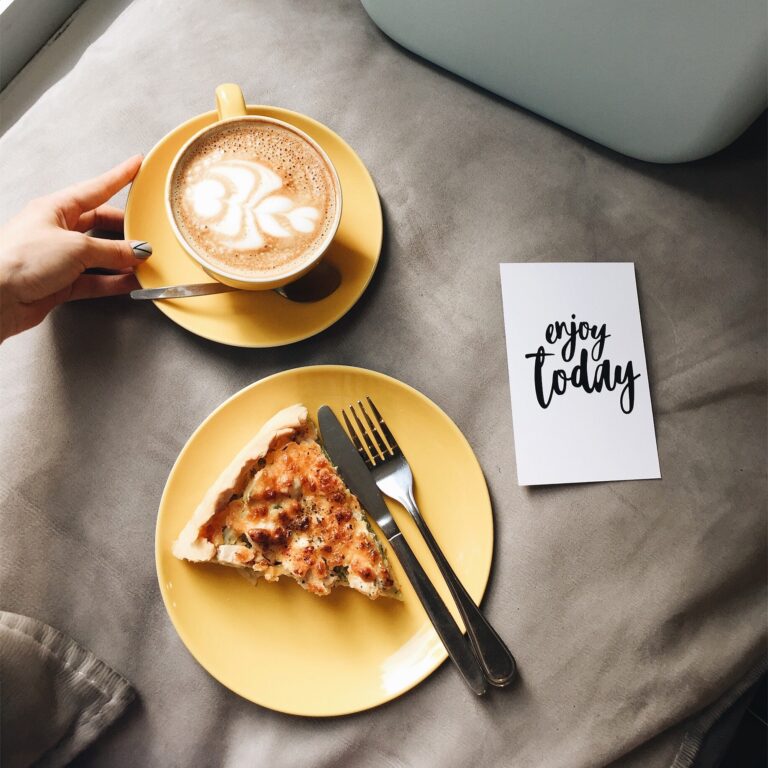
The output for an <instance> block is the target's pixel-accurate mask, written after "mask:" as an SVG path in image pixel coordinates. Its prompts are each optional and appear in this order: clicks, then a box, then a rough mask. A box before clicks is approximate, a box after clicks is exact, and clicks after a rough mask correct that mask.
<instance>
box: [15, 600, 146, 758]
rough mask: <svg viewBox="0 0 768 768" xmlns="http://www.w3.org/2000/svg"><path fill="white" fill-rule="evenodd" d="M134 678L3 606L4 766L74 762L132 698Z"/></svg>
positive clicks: (72, 641) (59, 635)
mask: <svg viewBox="0 0 768 768" xmlns="http://www.w3.org/2000/svg"><path fill="white" fill-rule="evenodd" d="M133 697H134V692H133V689H132V688H131V686H130V684H129V683H128V681H127V680H125V679H124V678H122V677H121V676H120V675H119V674H117V672H115V671H114V670H112V669H110V668H109V667H108V666H107V665H106V664H104V662H103V661H100V660H99V659H97V658H96V657H95V656H94V655H93V654H92V653H91V652H90V651H88V650H86V649H85V648H83V647H82V646H80V645H78V644H77V643H76V642H75V641H74V640H72V639H70V638H68V637H65V636H64V635H62V634H61V633H60V632H57V631H56V630H55V629H54V628H53V627H49V626H47V625H46V624H43V623H41V622H39V621H36V620H35V619H31V618H29V617H28V616H20V615H19V614H16V613H8V612H7V611H0V764H2V765H3V766H5V768H24V766H27V765H30V764H32V763H34V764H35V765H36V766H39V768H56V767H57V766H62V765H67V764H68V763H69V762H70V761H71V760H72V758H74V757H75V756H76V755H78V754H79V753H80V752H81V751H82V750H83V749H85V748H86V747H87V746H88V745H89V744H90V743H91V742H92V741H93V740H94V739H96V738H97V737H98V736H99V735H100V734H101V733H102V732H103V731H104V730H105V729H106V728H108V727H109V726H110V725H111V724H112V723H113V722H114V721H115V719H116V718H118V717H119V716H120V715H121V714H122V713H123V712H124V710H125V708H126V707H127V706H128V704H130V702H131V701H133Z"/></svg>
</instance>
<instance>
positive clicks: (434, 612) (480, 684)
mask: <svg viewBox="0 0 768 768" xmlns="http://www.w3.org/2000/svg"><path fill="white" fill-rule="evenodd" d="M317 420H318V424H319V426H320V434H321V436H322V439H323V446H324V447H325V450H326V451H327V453H328V455H329V456H330V458H331V461H332V462H333V463H334V464H335V465H336V466H337V467H338V469H339V473H340V474H341V476H342V478H343V479H344V482H346V484H347V486H349V489H350V490H351V491H352V493H354V494H355V496H357V498H358V499H359V500H360V503H361V504H362V506H363V507H364V509H365V510H366V511H367V512H368V514H369V515H370V516H371V517H372V518H373V519H374V520H375V521H376V522H377V524H378V526H379V528H381V531H382V533H383V534H384V535H385V536H386V537H387V540H388V541H389V543H390V544H391V545H392V549H394V551H395V554H396V555H397V559H398V560H399V561H400V564H401V565H402V566H403V570H404V571H405V573H406V575H407V576H408V579H409V581H410V582H411V584H412V585H413V588H414V590H415V591H416V594H417V595H418V598H419V600H421V604H422V605H423V606H424V610H425V611H426V612H427V616H428V617H429V620H430V621H431V622H432V625H433V626H434V628H435V631H436V632H437V634H438V636H439V637H440V639H441V640H442V642H443V645H444V646H445V649H446V650H447V651H448V655H449V656H450V657H451V660H452V661H453V663H454V664H455V665H456V666H457V667H458V669H459V672H460V673H461V675H462V677H463V678H464V681H465V682H466V683H467V685H468V686H469V687H470V688H471V689H472V691H473V692H474V693H476V694H477V695H478V696H482V695H483V694H484V693H485V692H486V690H487V683H486V680H485V675H484V674H483V670H482V668H481V667H480V664H479V663H478V661H477V659H476V658H475V656H474V654H473V653H472V650H471V648H470V646H469V644H468V643H467V641H466V640H465V638H464V636H463V635H462V634H461V630H460V629H459V626H458V624H456V622H455V621H454V619H453V616H451V613H450V611H449V610H448V607H447V606H446V604H445V603H444V602H443V600H442V598H441V597H440V595H439V594H438V593H437V590H436V589H435V587H434V585H433V584H432V582H431V581H430V580H429V577H428V576H427V574H426V573H425V572H424V569H423V568H422V567H421V564H420V563H419V561H418V560H417V559H416V555H414V554H413V551H412V550H411V548H410V547H409V546H408V542H407V541H406V540H405V538H404V536H403V534H402V533H401V532H400V529H399V528H398V527H397V523H396V522H395V521H394V519H393V517H392V514H391V513H390V511H389V508H388V507H387V505H386V503H385V502H384V499H383V497H382V495H381V492H380V491H379V489H378V487H377V486H376V483H375V482H374V480H373V477H371V473H370V472H369V471H368V468H367V467H366V466H365V463H364V462H363V460H362V459H361V458H360V456H359V455H358V453H357V450H356V448H355V446H354V445H353V444H352V441H351V440H350V439H349V437H347V433H346V432H345V431H344V428H343V427H342V426H341V424H340V423H339V420H338V419H337V418H336V416H335V414H334V413H333V411H332V410H331V409H330V408H329V407H328V406H327V405H323V406H322V407H321V408H320V410H319V411H318V415H317Z"/></svg>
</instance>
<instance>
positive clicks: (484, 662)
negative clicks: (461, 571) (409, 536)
mask: <svg viewBox="0 0 768 768" xmlns="http://www.w3.org/2000/svg"><path fill="white" fill-rule="evenodd" d="M414 509H415V513H414V511H411V510H410V509H409V510H408V511H409V512H410V513H411V516H412V517H413V519H414V520H415V521H416V524H417V526H418V528H419V531H420V532H421V535H422V536H423V537H424V540H425V541H426V542H427V546H428V547H429V551H430V552H431V553H432V556H433V557H434V558H435V562H436V563H437V566H438V568H439V569H440V573H442V574H443V578H444V579H445V583H446V584H447V585H448V589H449V590H450V591H451V595H453V599H454V601H455V603H456V607H457V608H458V609H459V613H460V614H461V619H462V621H463V622H464V626H465V627H466V629H467V635H468V637H469V641H470V642H471V643H472V648H474V651H475V655H476V656H477V659H478V661H479V662H480V665H481V666H482V668H483V672H484V673H485V676H486V678H487V679H488V682H489V683H490V684H491V685H493V686H496V687H497V688H503V687H505V686H507V685H509V684H510V683H511V682H512V681H513V680H514V679H515V675H516V670H517V665H516V664H515V657H514V656H513V655H512V653H511V651H510V650H509V648H507V646H506V645H505V643H504V641H503V640H502V639H501V638H500V637H499V635H498V633H497V632H496V630H495V629H494V628H493V627H492V626H491V624H490V622H489V621H488V619H486V618H485V616H483V614H482V612H481V611H480V609H479V608H478V607H477V605H476V604H475V601H474V600H473V599H472V598H471V597H470V596H469V593H468V592H467V590H466V589H464V585H463V584H462V583H461V581H459V577H458V576H457V575H456V574H455V573H454V571H453V568H451V565H450V563H449V562H448V561H447V560H446V559H445V555H443V552H442V550H441V549H440V547H439V546H438V544H437V542H436V541H435V539H434V537H433V536H432V532H431V531H430V530H429V528H428V527H427V525H426V523H424V521H423V520H422V519H421V515H420V513H419V510H418V508H416V507H415V504H414Z"/></svg>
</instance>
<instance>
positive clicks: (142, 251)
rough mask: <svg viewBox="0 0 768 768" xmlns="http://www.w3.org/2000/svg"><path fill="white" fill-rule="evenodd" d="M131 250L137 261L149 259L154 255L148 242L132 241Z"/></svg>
mask: <svg viewBox="0 0 768 768" xmlns="http://www.w3.org/2000/svg"><path fill="white" fill-rule="evenodd" d="M131 248H133V255H134V256H135V257H136V258H137V259H148V258H149V257H150V256H151V255H152V246H151V245H150V244H149V243H148V242H147V241H146V240H131Z"/></svg>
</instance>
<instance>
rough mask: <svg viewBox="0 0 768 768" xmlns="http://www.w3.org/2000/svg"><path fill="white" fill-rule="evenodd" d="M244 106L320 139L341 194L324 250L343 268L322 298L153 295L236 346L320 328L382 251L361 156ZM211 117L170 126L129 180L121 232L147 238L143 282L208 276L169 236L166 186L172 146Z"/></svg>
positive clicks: (327, 135)
mask: <svg viewBox="0 0 768 768" xmlns="http://www.w3.org/2000/svg"><path fill="white" fill-rule="evenodd" d="M248 114H251V115H255V114H258V115H266V116H268V117H276V118H278V119H280V120H284V121H285V122H287V123H291V124H293V125H295V126H297V127H298V128H301V129H302V130H303V131H304V132H305V133H307V134H309V135H310V136H311V137H312V138H313V139H314V140H315V141H316V142H317V143H318V144H320V145H321V146H322V148H323V149H324V150H325V151H326V152H327V153H328V156H329V157H330V158H331V161H332V162H333V164H334V166H335V167H336V170H337V171H338V174H339V180H340V181H341V190H342V199H343V206H342V214H341V222H340V223H339V229H338V231H337V233H336V237H335V238H334V240H333V243H332V244H331V246H330V248H329V250H328V252H327V253H326V255H325V256H324V258H325V259H327V260H328V261H329V262H330V263H332V264H333V265H334V266H336V267H337V268H338V269H339V271H340V272H341V276H342V282H341V285H340V286H339V288H338V289H337V290H336V291H335V292H334V293H332V294H331V295H330V296H328V297H327V298H325V299H323V300H322V301H319V302H315V303H311V304H300V303H295V302H291V301H288V300H287V299H284V298H282V297H281V296H279V295H278V294H276V293H275V292H274V291H237V292H235V293H221V294H217V295H214V296H201V297H199V298H194V299H172V300H163V301H158V302H155V303H156V305H157V306H158V308H159V309H160V310H161V311H162V312H164V313H165V314H166V315H168V317H170V318H171V320H173V321H174V322H175V323H178V324H179V325H180V326H182V327H183V328H186V329H187V330H188V331H192V333H196V334H197V335H198V336H203V337H204V338H206V339H211V340H212V341H218V342H221V343H222V344H231V345H233V346H237V347H276V346H280V345H283V344H291V343H293V342H295V341H300V340H301V339H306V338H308V337H309V336H314V335H315V334H316V333H320V331H323V330H325V329H326V328H327V327H328V326H330V325H332V324H333V323H335V322H336V321H337V320H338V319H339V318H340V317H341V316H342V315H344V314H345V313H346V312H347V311H348V310H350V309H351V308H352V307H353V306H354V304H355V302H356V301H357V300H358V299H359V298H360V296H361V295H362V293H363V291H364V290H365V288H366V286H367V285H368V283H369V282H370V280H371V278H372V277H373V272H374V270H375V269H376V264H377V263H378V260H379V254H380V252H381V239H382V232H383V227H382V217H381V205H380V203H379V196H378V194H377V193H376V187H375V186H374V184H373V180H372V179H371V177H370V174H369V173H368V171H367V169H366V167H365V166H364V165H363V162H362V160H360V158H359V157H358V156H357V155H356V154H355V152H354V150H353V149H352V148H351V147H350V146H349V144H347V143H346V142H345V141H344V140H343V139H342V138H341V137H340V136H338V135H337V134H335V133H334V132H333V131H332V130H331V129H330V128H327V127H326V126H324V125H323V124H322V123H318V122H317V121H316V120H313V119H312V118H310V117H306V116H305V115H301V114H299V113H298V112H291V111H290V110H288V109H281V108H279V107H266V106H249V107H248ZM215 121H216V113H215V112H207V113H205V114H203V115H198V116H197V117H194V118H192V119H191V120H188V121H187V122H186V123H183V124H182V125H180V126H179V127H178V128H175V129H174V130H173V131H171V132H170V133H169V134H168V135H167V136H165V137H164V138H163V139H161V140H160V142H159V143H158V144H157V145H156V146H155V147H154V148H153V149H152V151H151V152H149V154H148V155H147V156H146V157H145V158H144V163H143V164H142V166H141V170H140V171H139V174H138V176H137V177H136V179H135V180H134V182H133V185H132V186H131V191H130V194H129V195H128V203H127V205H126V208H125V234H126V237H127V238H129V239H130V240H148V241H149V242H150V243H151V244H152V249H153V255H152V258H151V259H149V260H148V261H147V263H146V264H142V265H141V266H140V267H139V268H138V269H137V271H136V274H137V277H138V279H139V282H140V283H141V285H142V287H143V288H158V287H160V286H164V285H179V284H182V283H184V284H185V283H207V282H211V281H212V280H213V278H212V277H210V276H209V275H207V274H206V273H205V272H204V271H203V270H202V269H201V267H200V266H198V265H197V264H196V263H195V262H194V261H193V260H192V259H191V258H190V257H189V256H188V255H187V254H186V252H185V251H184V249H183V248H182V247H181V246H180V245H179V243H178V241H177V240H176V238H175V237H174V234H173V232H172V230H171V227H170V225H169V223H168V218H167V216H166V213H165V203H164V194H165V179H166V176H167V173H168V169H169V167H170V165H171V162H172V161H173V158H174V157H175V156H176V153H177V152H178V151H179V149H180V148H181V146H182V145H183V144H184V142H185V141H186V140H187V139H189V137H190V136H192V135H193V134H195V133H196V132H197V131H199V130H200V129H201V128H203V127H204V126H206V125H209V124H211V123H213V122H215Z"/></svg>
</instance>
